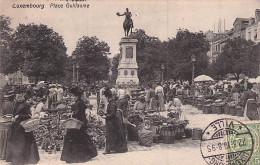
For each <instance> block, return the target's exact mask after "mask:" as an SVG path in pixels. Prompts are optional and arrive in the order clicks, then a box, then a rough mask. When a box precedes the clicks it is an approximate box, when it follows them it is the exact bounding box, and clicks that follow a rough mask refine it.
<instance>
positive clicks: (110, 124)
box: [104, 88, 128, 154]
mask: <svg viewBox="0 0 260 165" xmlns="http://www.w3.org/2000/svg"><path fill="white" fill-rule="evenodd" d="M104 95H105V96H106V98H107V99H108V105H107V113H106V114H105V116H106V151H105V152H104V154H109V153H111V152H117V153H122V152H127V151H128V149H127V143H126V136H125V133H124V128H123V124H122V122H121V121H120V119H119V118H118V115H117V103H116V101H115V99H114V98H113V95H112V92H111V91H110V90H109V88H106V89H105V91H104Z"/></svg>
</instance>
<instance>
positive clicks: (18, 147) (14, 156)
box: [6, 122, 40, 164]
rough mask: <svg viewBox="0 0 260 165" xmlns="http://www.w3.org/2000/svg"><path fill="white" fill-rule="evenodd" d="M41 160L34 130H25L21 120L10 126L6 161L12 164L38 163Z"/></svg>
mask: <svg viewBox="0 0 260 165" xmlns="http://www.w3.org/2000/svg"><path fill="white" fill-rule="evenodd" d="M39 160H40V158H39V152H38V148H37V145H36V141H35V138H34V135H33V132H25V130H24V128H23V127H22V126H21V125H20V122H14V123H13V124H12V125H11V128H10V136H9V141H8V150H7V157H6V161H8V162H9V161H10V162H12V164H36V163H38V161H39Z"/></svg>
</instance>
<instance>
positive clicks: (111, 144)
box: [106, 117, 128, 153]
mask: <svg viewBox="0 0 260 165" xmlns="http://www.w3.org/2000/svg"><path fill="white" fill-rule="evenodd" d="M106 151H115V152H118V153H121V152H127V151H128V149H127V142H126V136H125V134H124V128H123V126H122V124H121V123H120V120H119V119H118V118H117V117H113V118H111V119H106Z"/></svg>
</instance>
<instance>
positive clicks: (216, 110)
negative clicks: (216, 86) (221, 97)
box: [214, 104, 222, 114]
mask: <svg viewBox="0 0 260 165" xmlns="http://www.w3.org/2000/svg"><path fill="white" fill-rule="evenodd" d="M214 113H215V114H222V105H219V104H215V108H214Z"/></svg>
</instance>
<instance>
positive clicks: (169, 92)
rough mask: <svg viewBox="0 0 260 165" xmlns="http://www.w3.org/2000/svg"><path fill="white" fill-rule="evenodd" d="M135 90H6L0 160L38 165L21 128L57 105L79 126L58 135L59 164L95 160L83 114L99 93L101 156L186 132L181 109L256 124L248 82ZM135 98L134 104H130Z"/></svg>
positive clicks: (1, 100) (257, 98) (33, 143)
mask: <svg viewBox="0 0 260 165" xmlns="http://www.w3.org/2000/svg"><path fill="white" fill-rule="evenodd" d="M135 88H136V89H137V90H136V94H133V93H131V92H130V91H128V88H127V87H126V86H124V85H121V86H120V85H108V84H105V85H103V86H102V88H100V87H98V86H92V87H84V86H76V85H72V86H71V87H65V86H62V85H55V84H47V83H44V84H41V85H38V84H37V85H29V86H5V87H4V88H3V89H1V94H0V104H1V111H0V112H1V113H0V114H1V117H2V118H1V120H2V121H1V125H0V127H1V132H0V143H1V145H0V146H1V148H0V157H1V159H3V160H5V161H7V162H11V163H12V164H36V163H37V162H38V161H39V159H40V157H39V153H38V146H39V145H40V146H41V147H42V144H39V142H38V141H37V139H36V137H35V136H36V134H37V129H36V130H34V131H29V132H28V131H26V129H25V128H24V127H23V123H25V122H28V121H30V120H33V119H41V120H42V119H43V120H44V119H45V118H48V117H49V116H50V113H51V111H55V110H56V111H55V112H59V111H60V110H61V109H59V108H57V107H58V105H60V104H63V105H65V108H63V111H64V109H65V111H66V112H67V113H65V114H69V115H70V117H72V118H74V119H76V120H75V121H77V122H78V123H82V125H81V127H80V128H79V129H67V130H65V132H64V134H60V136H64V137H61V138H60V139H61V140H62V143H63V144H62V146H63V147H62V154H61V160H62V161H66V162H68V163H78V162H86V161H88V160H90V159H92V158H93V157H96V156H97V149H96V148H97V147H98V146H97V145H96V143H95V144H94V142H93V136H92V137H91V136H90V134H91V132H88V131H87V129H89V127H94V125H93V124H91V120H90V119H91V115H90V116H89V114H87V113H86V109H88V110H90V109H92V105H91V104H89V96H90V93H92V92H93V93H97V103H98V114H99V115H100V116H102V118H104V119H105V126H104V124H102V121H98V122H99V123H101V125H103V130H102V131H103V133H104V134H105V139H103V140H105V152H104V154H110V153H113V152H115V153H122V152H127V151H128V148H127V141H128V140H138V141H139V144H141V145H145V146H151V144H152V142H153V141H154V142H158V140H159V137H160V136H161V135H162V134H161V132H160V129H161V131H162V128H169V126H171V127H172V125H174V124H178V123H179V124H184V126H185V124H188V119H187V118H186V115H185V109H184V108H182V105H183V104H187V103H188V104H193V105H196V106H201V105H204V107H203V108H202V109H203V112H205V113H213V111H212V109H211V110H207V109H206V107H207V105H209V104H211V105H214V102H216V104H220V105H222V107H223V108H222V112H220V113H223V109H226V107H242V110H243V116H244V117H245V118H247V119H249V120H259V117H260V115H259V103H260V93H259V89H260V88H259V84H257V83H253V84H252V83H249V82H247V80H244V81H242V82H241V83H235V84H234V85H231V83H230V82H228V81H226V82H224V83H223V84H219V83H216V82H198V83H195V84H191V85H189V82H180V81H178V82H174V81H168V82H165V83H163V84H160V83H157V84H152V83H148V84H147V85H146V86H145V87H142V86H141V87H135ZM134 97H135V98H136V97H137V98H138V99H137V100H136V101H135V102H131V100H134V99H133V98H134ZM224 107H225V108H224ZM200 108H201V107H200ZM57 109H58V110H57ZM233 109H234V108H233ZM90 111H91V110H90ZM165 111H167V112H168V116H167V117H165V116H160V115H158V114H160V112H165ZM54 114H55V115H58V113H54ZM55 115H54V116H55ZM69 119H70V118H69ZM69 119H68V120H69ZM92 119H93V117H92ZM147 121H149V122H147ZM165 123H167V125H165ZM29 125H30V124H29ZM152 125H153V126H155V127H152ZM164 126H165V127H164ZM101 127H102V126H101ZM154 128H155V129H154ZM60 130H61V129H60V128H58V129H54V131H60ZM95 131H97V129H96V128H95V129H94V132H95ZM99 131H100V130H99ZM175 131H176V130H175ZM92 133H93V132H92ZM179 133H181V134H179V135H180V136H181V137H179V138H183V137H185V136H187V134H183V133H184V132H179ZM175 135H176V134H175ZM97 136H99V135H97ZM95 138H97V137H95ZM163 140H165V141H167V140H169V139H167V138H165V139H163ZM46 147H47V146H45V149H46ZM101 147H102V145H101ZM42 149H43V148H42ZM50 149H53V148H50ZM55 149H58V147H57V146H56V148H55Z"/></svg>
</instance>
